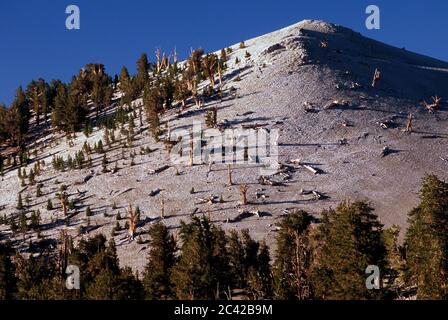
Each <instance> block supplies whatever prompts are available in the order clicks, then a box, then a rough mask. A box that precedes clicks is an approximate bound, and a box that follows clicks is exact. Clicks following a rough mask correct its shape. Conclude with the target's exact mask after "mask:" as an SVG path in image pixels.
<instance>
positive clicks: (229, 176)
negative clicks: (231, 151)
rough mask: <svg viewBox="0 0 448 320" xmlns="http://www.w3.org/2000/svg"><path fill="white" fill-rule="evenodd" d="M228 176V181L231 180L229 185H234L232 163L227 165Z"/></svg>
mask: <svg viewBox="0 0 448 320" xmlns="http://www.w3.org/2000/svg"><path fill="white" fill-rule="evenodd" d="M227 177H228V181H229V186H231V185H233V182H232V169H231V166H230V164H228V165H227Z"/></svg>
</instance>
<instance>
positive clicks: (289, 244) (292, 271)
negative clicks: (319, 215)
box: [274, 210, 313, 300]
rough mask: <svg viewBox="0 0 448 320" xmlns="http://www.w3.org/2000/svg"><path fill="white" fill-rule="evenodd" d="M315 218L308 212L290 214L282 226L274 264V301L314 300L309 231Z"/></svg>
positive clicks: (280, 224)
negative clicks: (275, 299)
mask: <svg viewBox="0 0 448 320" xmlns="http://www.w3.org/2000/svg"><path fill="white" fill-rule="evenodd" d="M312 221H313V218H312V217H311V216H310V215H309V214H308V213H307V212H305V211H302V210H298V211H294V212H292V213H291V214H289V215H288V216H287V217H286V219H284V220H283V221H282V222H281V223H279V227H280V230H279V232H278V235H277V238H276V240H277V251H276V257H275V263H274V281H275V283H274V284H275V297H276V298H277V299H282V300H306V299H310V298H312V284H311V262H312V249H311V240H310V238H311V237H310V229H311V222H312Z"/></svg>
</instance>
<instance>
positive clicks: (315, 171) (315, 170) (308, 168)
mask: <svg viewBox="0 0 448 320" xmlns="http://www.w3.org/2000/svg"><path fill="white" fill-rule="evenodd" d="M302 167H304V168H305V169H306V170H308V171H309V172H311V173H312V174H319V173H320V171H319V170H318V169H315V168H313V167H311V166H309V165H306V164H302Z"/></svg>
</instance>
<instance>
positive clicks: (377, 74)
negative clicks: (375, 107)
mask: <svg viewBox="0 0 448 320" xmlns="http://www.w3.org/2000/svg"><path fill="white" fill-rule="evenodd" d="M380 79H381V72H380V70H378V68H376V69H375V73H374V74H373V81H372V87H373V88H375V85H376V83H377V82H378V81H380Z"/></svg>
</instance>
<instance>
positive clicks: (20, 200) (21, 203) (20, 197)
mask: <svg viewBox="0 0 448 320" xmlns="http://www.w3.org/2000/svg"><path fill="white" fill-rule="evenodd" d="M16 208H17V210H22V209H23V201H22V194H21V193H19V197H18V199H17V206H16Z"/></svg>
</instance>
